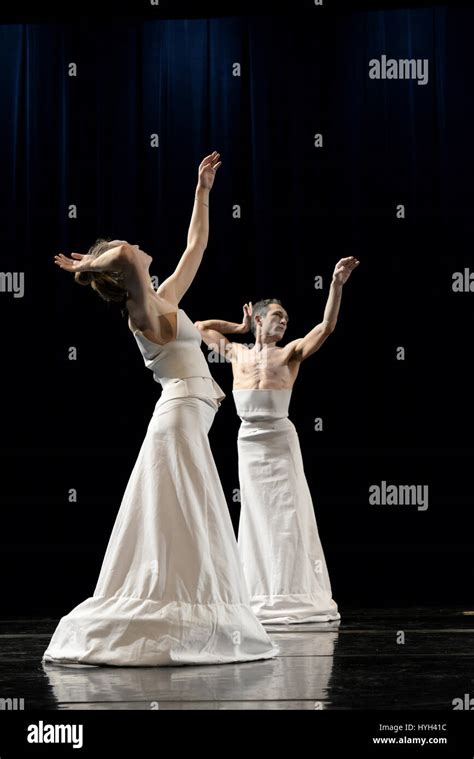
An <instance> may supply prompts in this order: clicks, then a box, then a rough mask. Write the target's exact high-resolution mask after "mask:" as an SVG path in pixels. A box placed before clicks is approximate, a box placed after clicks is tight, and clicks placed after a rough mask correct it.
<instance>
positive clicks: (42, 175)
mask: <svg viewBox="0 0 474 759" xmlns="http://www.w3.org/2000/svg"><path fill="white" fill-rule="evenodd" d="M404 6H405V7H403V8H398V7H396V4H394V3H392V4H390V5H385V6H382V5H380V4H376V3H370V4H366V5H357V4H352V8H349V7H348V5H344V4H339V5H336V4H334V3H333V4H331V6H330V7H323V8H318V7H313V5H312V4H311V3H310V2H301V3H300V2H295V1H293V2H292V3H291V8H290V9H288V8H287V12H286V13H271V12H270V11H268V10H265V9H263V10H262V12H261V13H257V12H253V13H252V12H245V13H244V12H243V9H245V6H242V5H241V4H239V5H238V6H236V7H235V9H234V10H232V7H231V6H229V8H228V9H227V15H225V16H224V15H220V16H217V15H214V16H213V17H212V10H211V11H210V10H207V12H206V9H205V7H204V6H199V4H197V3H196V4H193V6H192V9H190V8H188V7H187V6H186V5H183V4H179V3H178V4H175V7H174V8H173V7H172V4H171V3H168V4H167V5H166V4H164V5H163V4H160V8H159V9H158V8H154V9H150V8H149V7H148V8H147V7H146V5H145V4H143V5H142V6H140V5H136V6H135V8H134V15H131V13H130V14H129V15H127V13H126V8H125V6H124V5H123V4H122V5H121V6H120V13H116V15H115V16H113V15H112V16H111V15H110V14H109V15H107V14H103V15H97V16H92V15H91V16H88V17H77V18H75V19H71V20H68V19H65V18H62V17H61V16H60V15H58V16H55V15H54V14H51V15H50V17H48V18H46V20H45V18H40V17H37V16H33V15H31V16H30V17H27V16H25V17H22V18H20V17H13V15H11V16H9V17H8V16H5V17H4V18H3V20H2V23H1V25H0V59H1V60H0V72H1V73H0V102H1V113H2V118H1V123H0V134H1V139H0V165H1V167H2V169H1V172H0V193H1V199H0V215H1V218H0V256H1V265H0V269H1V271H3V272H10V271H22V272H24V273H25V282H26V289H25V295H24V297H23V298H16V299H15V298H13V296H12V294H11V293H8V292H0V309H1V318H2V331H1V334H2V351H1V357H2V361H1V378H2V390H3V394H2V400H3V403H2V407H1V417H0V418H1V438H0V445H1V450H0V467H1V479H0V482H1V495H0V510H1V511H0V513H1V521H0V530H1V533H0V556H1V559H0V577H1V578H2V582H1V610H2V614H3V615H4V616H5V615H11V614H21V615H27V614H30V613H31V614H41V615H42V616H47V615H48V614H51V615H52V616H54V615H60V614H65V613H67V612H68V611H69V610H70V609H72V608H73V607H74V606H75V605H77V604H78V603H80V602H81V601H82V600H84V599H85V598H86V597H88V596H90V595H92V593H93V590H94V587H95V582H96V579H97V576H98V573H99V570H100V566H101V562H102V558H103V555H104V552H105V548H106V545H107V541H108V538H109V535H110V532H111V529H112V526H113V523H114V519H115V516H116V513H117V511H118V508H119V506H120V501H121V498H122V495H123V492H124V489H125V486H126V483H127V481H128V478H129V475H130V473H131V470H132V467H133V464H134V462H135V459H136V457H137V455H138V451H139V448H140V445H141V442H142V440H143V437H144V435H145V432H146V427H147V425H148V421H149V419H150V417H151V414H152V412H153V408H154V405H155V403H156V401H157V399H158V397H159V392H160V389H159V386H158V385H157V384H156V383H155V382H153V378H152V374H151V372H149V371H147V370H146V368H145V366H144V364H143V360H142V357H141V355H140V353H139V351H138V348H137V346H136V344H135V341H134V339H133V336H132V335H131V333H130V332H129V330H128V328H127V324H126V321H125V320H124V319H122V317H121V316H120V311H119V309H118V308H116V307H114V306H109V305H107V304H106V303H104V302H103V301H101V300H100V299H99V298H98V297H97V295H95V294H94V293H93V292H92V291H90V290H89V289H86V288H81V287H78V286H76V285H75V283H74V281H73V277H72V275H70V274H68V273H66V272H64V271H60V270H59V269H58V268H57V267H55V265H54V263H53V256H54V255H55V254H56V253H58V252H60V251H63V252H65V253H66V254H69V253H70V252H71V251H74V250H78V251H83V252H85V251H86V250H87V248H88V247H89V246H90V245H91V244H92V243H93V242H94V241H95V239H96V238H97V237H111V238H120V239H126V240H129V241H130V242H132V243H135V242H136V243H139V244H140V246H141V247H142V248H143V249H144V250H146V251H147V252H149V253H150V254H151V255H152V256H153V257H154V261H153V264H152V267H151V270H150V271H151V274H153V275H156V276H158V277H159V280H160V281H162V280H163V279H164V278H165V277H166V276H168V275H169V274H170V273H171V271H172V270H173V268H174V267H175V265H176V263H177V262H178V259H179V256H180V255H181V253H182V252H183V250H184V248H185V245H186V234H187V229H188V225H189V220H190V215H191V211H192V204H193V196H194V190H195V184H196V180H197V167H198V164H199V162H200V161H201V159H202V158H203V157H204V156H205V155H206V154H208V153H210V152H211V151H212V150H214V149H217V150H218V151H220V153H221V156H222V161H223V165H222V167H221V168H220V170H219V172H218V175H217V178H216V182H215V186H214V189H213V191H212V195H211V208H210V223H211V232H210V240H209V245H208V248H207V251H206V253H205V259H204V262H203V264H202V267H201V269H200V272H199V273H198V276H197V277H196V280H195V282H194V283H193V285H192V287H191V289H190V290H189V291H188V293H187V294H186V296H185V297H184V299H183V300H182V302H181V304H180V305H181V306H182V307H183V308H184V309H185V310H186V312H187V313H188V315H189V316H190V317H191V319H193V320H196V319H206V318H225V319H230V320H235V321H238V320H240V317H241V313H242V304H243V303H244V302H246V301H248V300H252V301H254V302H255V301H256V300H258V299H259V298H262V297H263V298H264V297H277V298H280V299H281V300H282V301H283V304H284V305H285V307H286V309H287V310H288V313H289V315H290V324H289V329H288V332H287V336H286V339H288V340H291V339H294V338H295V337H299V336H303V335H304V334H305V333H306V332H307V331H308V330H309V329H311V328H312V327H313V326H314V325H315V324H316V323H317V322H319V321H320V320H321V319H322V316H323V310H324V305H325V302H326V298H327V293H328V287H329V283H330V279H331V274H332V271H333V268H334V265H335V264H336V262H337V261H338V259H339V258H341V257H342V256H347V255H356V256H357V257H358V258H359V259H360V262H361V263H360V266H359V268H358V270H357V271H356V272H355V273H354V274H353V276H352V277H351V279H350V280H349V282H348V283H347V285H346V287H345V288H344V291H343V301H342V307H341V312H340V318H339V322H338V325H337V328H336V331H335V332H334V334H333V335H332V336H331V337H330V338H329V340H328V341H327V342H326V343H325V344H324V346H323V347H322V349H321V351H320V352H318V353H317V354H315V355H314V356H312V357H311V358H310V359H308V361H307V362H305V363H304V364H303V365H302V368H301V371H300V375H299V377H298V379H297V382H296V385H295V388H294V391H293V398H292V402H291V406H290V418H291V419H292V421H293V422H294V423H295V425H296V428H297V430H298V432H299V435H300V441H301V447H302V451H303V457H304V461H305V467H306V472H307V477H308V482H309V485H310V488H311V491H312V494H313V500H314V505H315V510H316V516H317V521H318V526H319V530H320V535H321V539H322V543H323V547H324V550H325V553H326V559H327V562H328V568H329V572H330V576H331V581H332V586H333V595H334V598H335V600H336V601H337V602H338V604H339V606H340V609H341V613H342V614H343V613H344V608H345V607H348V606H357V605H366V606H391V605H414V604H430V605H439V606H445V605H449V604H469V603H470V602H471V600H472V587H473V580H474V569H473V560H472V548H473V546H472V527H473V518H472V508H473V498H472V471H473V463H474V460H473V448H472V441H471V438H472V428H473V397H472V396H473V393H472V373H471V369H470V359H471V354H472V327H473V307H472V306H473V299H474V293H453V292H452V275H453V273H454V272H456V271H463V269H464V268H465V267H471V268H472V269H474V265H473V256H472V241H471V238H472V229H473V219H474V216H473V212H472V208H473V200H474V197H473V195H474V193H473V163H474V160H473V140H474V137H473V134H474V131H473V125H474V124H473V121H474V120H473V115H474V114H473V97H474V90H473V87H472V82H473V73H474V62H473V45H472V29H473V22H474V12H473V11H472V10H469V9H463V8H455V7H447V6H443V5H440V4H437V5H425V6H419V7H418V6H416V5H413V4H412V5H411V6H410V7H407V6H408V4H407V3H405V4H404ZM81 7H82V8H83V9H84V5H82V6H81ZM86 8H87V6H86ZM239 9H240V10H239ZM116 10H117V9H116ZM122 10H123V13H122ZM207 14H209V17H206V15H207ZM199 16H201V17H199ZM382 54H385V55H387V57H388V58H396V59H399V58H428V59H429V81H428V84H426V85H424V86H422V85H418V84H417V82H416V81H410V80H378V81H377V80H371V79H369V76H368V61H369V60H370V59H371V58H380V56H381V55H382ZM70 62H75V63H77V65H78V75H77V77H75V78H72V77H69V76H68V75H67V71H68V65H69V63H70ZM234 62H240V64H241V67H242V72H241V77H233V76H232V65H233V63H234ZM155 132H157V133H158V134H159V140H160V146H159V148H157V149H153V148H151V147H150V134H151V133H155ZM316 133H322V135H323V140H324V147H323V148H322V149H321V148H320V149H316V148H315V147H314V145H313V141H314V134H316ZM399 203H403V204H404V205H405V210H406V218H405V219H402V220H399V219H396V216H395V214H396V206H397V204H399ZM70 204H75V205H76V206H77V210H78V218H77V219H70V218H68V206H69V205H70ZM235 204H239V205H240V206H241V212H242V218H241V219H238V220H237V219H234V218H233V217H232V208H233V206H234V205H235ZM317 275H321V276H323V278H324V289H323V291H322V292H321V291H320V290H316V289H315V288H314V278H315V276H317ZM243 340H244V342H250V341H252V336H251V335H249V336H248V337H246V338H243ZM70 346H75V347H76V348H77V350H78V360H77V361H69V360H68V350H69V348H70ZM397 346H403V347H404V348H405V350H406V359H405V360H404V361H397V360H396V349H397ZM204 350H206V352H207V349H205V348H204ZM211 371H212V372H213V375H214V377H215V379H216V380H217V381H218V382H219V384H220V385H221V386H222V387H223V389H224V390H225V392H226V393H227V399H226V401H225V402H224V403H223V405H222V407H221V409H220V410H219V412H218V414H217V416H216V420H215V423H214V425H213V428H212V430H211V434H210V440H211V446H212V448H213V452H214V455H215V459H216V463H217V466H218V469H219V472H220V474H221V479H222V483H223V487H224V491H225V493H226V496H227V501H228V505H229V509H230V512H231V516H232V519H233V522H234V525H235V527H236V528H237V524H238V516H239V504H238V503H236V502H234V501H233V491H234V488H238V476H237V449H236V436H237V430H238V424H239V420H238V418H237V416H236V413H235V407H234V404H233V400H232V394H231V369H230V366H227V365H215V364H213V365H212V366H211ZM316 417H322V418H323V424H324V429H323V431H322V432H315V431H314V429H313V428H314V419H315V418H316ZM382 480H386V481H387V482H388V483H389V484H396V485H398V484H408V485H409V484H413V485H428V486H429V508H428V510H427V511H418V510H417V509H416V506H371V505H370V504H369V487H370V485H372V484H380V482H381V481H382ZM69 488H76V489H77V491H78V501H77V503H69V501H68V490H69Z"/></svg>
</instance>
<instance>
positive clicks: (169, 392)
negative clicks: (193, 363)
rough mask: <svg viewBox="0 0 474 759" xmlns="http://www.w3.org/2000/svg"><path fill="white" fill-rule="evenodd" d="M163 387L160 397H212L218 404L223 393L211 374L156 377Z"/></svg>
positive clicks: (222, 398) (223, 396)
mask: <svg viewBox="0 0 474 759" xmlns="http://www.w3.org/2000/svg"><path fill="white" fill-rule="evenodd" d="M156 380H157V382H159V383H160V385H161V386H162V388H163V391H162V393H161V396H160V398H166V399H170V398H185V397H190V396H194V397H203V398H212V399H214V400H215V401H216V402H217V403H218V404H220V403H221V401H223V400H224V398H225V393H224V392H223V390H222V388H221V387H219V385H218V384H217V382H216V381H215V380H214V379H213V378H212V377H211V376H203V375H190V376H186V377H156Z"/></svg>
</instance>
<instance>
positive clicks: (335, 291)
mask: <svg viewBox="0 0 474 759" xmlns="http://www.w3.org/2000/svg"><path fill="white" fill-rule="evenodd" d="M358 265H359V261H358V259H357V258H355V257H354V256H348V257H347V258H341V259H340V261H338V262H337V264H336V266H335V269H334V273H333V275H332V281H331V286H330V288H329V296H328V299H327V302H326V308H325V309H324V316H323V320H322V322H320V323H319V324H316V326H315V327H313V329H312V330H311V331H310V332H308V334H307V335H305V336H304V337H301V338H298V339H297V340H293V342H292V343H289V344H288V345H287V348H288V347H289V348H290V356H289V360H290V361H304V359H305V358H308V356H311V355H312V354H313V353H316V351H317V350H319V348H320V347H321V345H322V344H323V343H324V341H325V340H327V338H328V337H329V335H330V334H331V332H334V329H335V327H336V322H337V317H338V315H339V308H340V305H341V297H342V288H343V286H344V284H345V283H346V282H347V280H348V279H349V277H350V275H351V274H352V272H353V271H354V269H355V268H356V267H357V266H358Z"/></svg>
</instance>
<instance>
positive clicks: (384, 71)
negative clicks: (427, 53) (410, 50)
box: [369, 55, 428, 84]
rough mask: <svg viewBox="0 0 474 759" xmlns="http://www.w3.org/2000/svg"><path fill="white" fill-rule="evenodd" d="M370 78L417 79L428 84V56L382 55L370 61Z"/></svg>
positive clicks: (418, 81)
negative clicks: (398, 57)
mask: <svg viewBox="0 0 474 759" xmlns="http://www.w3.org/2000/svg"><path fill="white" fill-rule="evenodd" d="M369 78H370V79H416V80H417V84H428V58H400V59H399V60H396V59H395V58H388V59H387V56H386V55H382V56H381V57H380V60H379V59H378V58H371V60H370V61H369Z"/></svg>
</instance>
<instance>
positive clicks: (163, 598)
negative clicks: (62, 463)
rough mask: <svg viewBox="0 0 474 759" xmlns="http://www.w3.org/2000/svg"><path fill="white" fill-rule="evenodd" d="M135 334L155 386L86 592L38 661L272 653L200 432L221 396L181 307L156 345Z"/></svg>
mask: <svg viewBox="0 0 474 759" xmlns="http://www.w3.org/2000/svg"><path fill="white" fill-rule="evenodd" d="M134 336H135V338H136V340H137V343H138V346H139V348H140V350H141V352H142V355H143V358H144V361H145V364H146V366H147V367H148V368H150V369H151V370H152V371H153V374H154V379H155V380H156V381H157V382H159V383H160V384H161V385H162V386H163V391H162V394H161V397H160V399H159V400H158V402H157V404H156V407H155V410H154V413H153V416H152V418H151V420H150V423H149V425H148V429H147V432H146V436H145V439H144V441H143V444H142V446H141V449H140V451H139V454H138V458H137V460H136V463H135V465H134V467H133V470H132V473H131V475H130V479H129V481H128V484H127V486H126V489H125V493H124V495H123V499H122V503H121V506H120V509H119V511H118V514H117V517H116V521H115V524H114V527H113V530H112V534H111V536H110V539H109V543H108V547H107V550H106V553H105V557H104V560H103V563H102V568H101V571H100V575H99V578H98V581H97V585H96V588H95V591H94V593H93V595H92V596H91V597H89V598H87V599H86V600H85V601H83V602H82V603H80V604H79V605H78V606H76V607H75V608H74V609H73V610H72V611H70V612H69V614H66V616H64V617H62V618H61V620H60V622H59V624H58V626H57V628H56V630H55V632H54V634H53V636H52V638H51V641H50V643H49V646H48V648H47V650H46V651H45V653H44V655H43V660H44V661H45V662H52V663H56V664H90V665H116V666H160V665H182V664H222V663H226V662H239V661H251V660H254V659H266V658H271V657H273V656H275V655H276V654H277V653H278V649H277V648H276V647H274V646H273V644H272V642H271V640H270V638H269V637H268V635H267V633H266V631H265V630H264V628H263V627H262V625H261V623H260V622H259V620H258V619H257V618H256V615H255V613H254V612H253V611H252V608H251V606H250V599H249V596H248V592H247V589H246V585H245V580H244V576H243V570H242V565H241V562H240V557H239V553H238V549H237V542H236V540H235V535H234V531H233V527H232V522H231V519H230V515H229V511H228V508H227V503H226V499H225V496H224V492H223V490H222V486H221V482H220V479H219V476H218V472H217V469H216V466H215V463H214V459H213V456H212V452H211V449H210V446H209V439H208V432H209V429H210V427H211V425H212V422H213V419H214V416H215V413H216V410H217V408H218V407H219V405H220V401H221V400H222V399H223V398H224V397H225V396H224V393H223V392H222V390H221V388H220V387H219V386H218V385H217V383H216V382H215V381H214V380H213V379H212V377H211V374H210V372H209V367H208V364H207V361H206V359H205V357H204V354H203V352H202V350H201V348H200V344H201V336H200V333H199V331H198V330H197V329H196V328H195V327H194V325H193V323H192V321H191V320H190V319H189V317H188V316H187V314H186V313H185V312H184V311H183V310H182V309H179V310H178V313H177V336H176V339H175V340H173V341H171V342H169V343H167V344H166V345H164V346H159V345H157V344H155V343H154V342H152V341H150V340H148V339H147V338H146V337H145V336H144V335H143V334H142V333H141V332H140V331H138V330H135V331H134Z"/></svg>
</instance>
